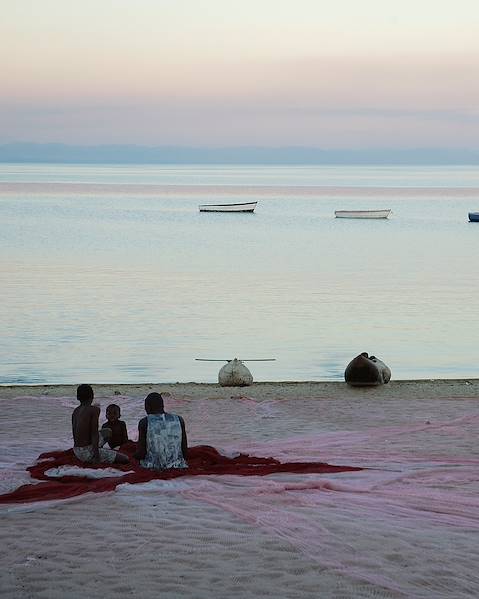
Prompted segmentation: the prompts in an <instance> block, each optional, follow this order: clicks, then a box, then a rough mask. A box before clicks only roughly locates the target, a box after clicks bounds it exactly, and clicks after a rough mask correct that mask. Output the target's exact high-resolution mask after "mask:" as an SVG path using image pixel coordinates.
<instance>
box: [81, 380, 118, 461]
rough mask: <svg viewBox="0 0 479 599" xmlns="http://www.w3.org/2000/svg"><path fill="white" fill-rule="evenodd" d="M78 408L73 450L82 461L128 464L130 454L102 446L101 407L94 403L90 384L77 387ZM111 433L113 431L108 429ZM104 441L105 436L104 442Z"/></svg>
mask: <svg viewBox="0 0 479 599" xmlns="http://www.w3.org/2000/svg"><path fill="white" fill-rule="evenodd" d="M77 399H78V401H79V402H80V405H79V406H78V408H75V409H74V410H73V414H72V433H73V443H74V446H73V452H74V454H75V456H76V458H77V459H78V460H80V462H86V463H98V462H103V463H109V464H113V463H117V464H126V463H128V461H129V459H128V456H126V455H124V454H122V453H119V452H118V451H114V450H113V449H105V448H104V447H100V445H99V440H100V433H99V431H98V419H99V416H100V408H99V407H98V406H95V405H92V402H93V389H92V388H91V387H90V385H80V386H79V387H78V389H77ZM108 432H109V433H110V434H111V431H108ZM103 442H104V438H103V441H102V444H103Z"/></svg>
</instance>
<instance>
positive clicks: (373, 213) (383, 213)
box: [334, 210, 391, 218]
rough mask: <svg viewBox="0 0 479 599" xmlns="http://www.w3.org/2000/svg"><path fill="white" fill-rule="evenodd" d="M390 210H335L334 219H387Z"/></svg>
mask: <svg viewBox="0 0 479 599" xmlns="http://www.w3.org/2000/svg"><path fill="white" fill-rule="evenodd" d="M390 214H391V210H335V211H334V216H335V217H336V218H387V217H388V216H389V215H390Z"/></svg>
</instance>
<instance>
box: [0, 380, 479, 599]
mask: <svg viewBox="0 0 479 599" xmlns="http://www.w3.org/2000/svg"><path fill="white" fill-rule="evenodd" d="M75 388H76V386H73V385H68V386H49V385H42V386H16V387H0V405H1V406H2V410H1V413H0V418H1V428H0V437H1V444H0V447H1V451H2V457H1V466H0V468H1V470H0V472H1V475H0V491H1V492H2V493H5V492H8V491H11V490H13V489H15V488H17V487H18V486H19V485H21V484H25V483H27V482H31V480H30V477H29V474H28V473H27V472H26V471H25V468H26V467H27V466H29V465H31V464H32V463H33V462H34V461H35V459H36V458H37V457H38V455H39V454H40V453H42V452H44V451H50V450H56V449H66V448H68V447H70V446H71V434H70V417H71V412H72V409H73V408H74V407H75V406H76V399H75ZM94 389H95V396H96V400H97V401H99V403H100V404H101V408H102V417H101V419H102V421H103V419H104V418H103V417H104V410H105V408H106V406H107V405H108V404H109V403H111V402H114V403H117V404H118V405H120V407H121V410H122V419H124V420H125V421H126V423H127V425H128V430H129V434H130V438H133V439H136V426H137V422H138V420H139V418H140V417H142V415H143V399H144V397H145V395H146V394H147V393H148V392H150V391H152V390H155V391H162V392H165V393H166V394H167V395H166V408H167V410H169V411H173V412H176V413H178V414H181V415H182V416H183V417H184V419H185V421H186V424H187V431H188V436H189V444H190V445H198V444H209V445H214V446H215V447H217V448H219V449H221V450H222V451H224V452H226V453H227V452H234V451H241V452H244V453H250V454H254V455H256V456H273V457H276V458H278V459H280V460H282V461H286V462H287V461H301V460H302V461H324V462H328V463H330V464H342V465H350V466H360V467H363V468H365V470H361V471H358V472H343V473H336V474H328V475H324V474H322V475H321V474H307V475H306V474H304V475H299V474H284V473H283V474H275V475H269V476H266V477H255V476H251V477H239V476H210V477H207V476H204V477H203V476H200V477H195V478H194V479H193V477H190V478H188V477H184V478H180V479H175V480H172V481H152V482H150V483H146V484H138V485H121V486H119V487H118V488H117V490H116V491H115V492H112V493H106V494H88V495H84V496H80V497H78V498H74V499H70V500H65V501H55V502H50V503H45V502H43V503H34V504H15V505H2V506H1V507H0V517H1V519H2V531H3V549H4V551H3V552H2V557H1V558H0V560H1V574H0V587H1V589H2V596H3V597H6V598H10V597H12V598H13V597H15V598H23V597H25V598H27V597H28V598H32V597H35V598H36V597H39V598H40V597H42V598H60V597H73V598H75V597H91V598H96V597H102V598H104V597H137V596H142V597H152V598H153V597H158V596H159V595H160V594H161V596H162V597H168V598H170V597H171V598H174V597H188V598H190V597H191V598H203V597H204V598H206V597H208V598H211V597H215V598H218V599H220V598H222V597H226V596H229V597H238V598H249V597H251V598H253V597H285V598H286V597H287V598H289V597H291V598H296V597H297V598H310V597H311V598H312V597H315V598H316V597H321V598H323V597H324V598H329V597H330V598H334V599H339V598H349V597H354V598H356V597H359V598H361V597H385V598H386V597H420V598H422V597H424V598H426V597H430V598H440V597H444V598H445V597H455V598H463V597H464V598H466V597H475V596H478V595H479V575H478V574H477V562H478V559H479V543H478V533H479V500H478V496H479V494H478V492H479V447H478V444H477V429H478V424H479V379H469V380H436V381H433V380H425V381H393V382H391V383H390V384H389V385H386V386H383V387H378V388H371V389H364V388H363V389H353V388H349V387H347V386H346V385H345V384H343V383H318V382H313V383H308V382H303V383H289V382H288V383H281V382H278V383H256V384H254V385H252V386H250V387H247V388H242V389H240V388H228V387H225V388H221V387H219V386H217V385H213V384H195V383H177V384H164V385H163V384H149V385H146V384H145V385H114V384H111V385H94Z"/></svg>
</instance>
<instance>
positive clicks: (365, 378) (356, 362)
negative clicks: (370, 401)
mask: <svg viewBox="0 0 479 599" xmlns="http://www.w3.org/2000/svg"><path fill="white" fill-rule="evenodd" d="M390 379H391V370H390V369H389V367H388V366H386V364H384V362H382V361H381V360H379V358H376V356H368V354H367V352H363V353H362V354H359V356H356V357H355V358H354V359H353V360H351V362H349V364H348V365H347V366H346V370H345V371H344V380H345V381H346V382H347V383H348V385H352V386H353V387H373V386H376V385H384V384H385V383H389V381H390Z"/></svg>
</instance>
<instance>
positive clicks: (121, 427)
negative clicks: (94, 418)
mask: <svg viewBox="0 0 479 599" xmlns="http://www.w3.org/2000/svg"><path fill="white" fill-rule="evenodd" d="M120 416H121V412H120V406H118V405H117V404H116V403H111V404H110V405H109V406H108V407H107V409H106V420H107V421H106V422H105V423H104V424H103V425H102V427H101V428H102V431H103V430H105V429H110V430H111V436H110V437H108V440H107V442H108V445H109V446H110V447H111V448H112V449H113V448H114V447H119V446H120V445H123V443H127V441H128V432H127V430H126V424H125V423H124V422H123V420H120Z"/></svg>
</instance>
